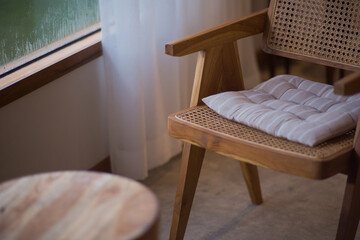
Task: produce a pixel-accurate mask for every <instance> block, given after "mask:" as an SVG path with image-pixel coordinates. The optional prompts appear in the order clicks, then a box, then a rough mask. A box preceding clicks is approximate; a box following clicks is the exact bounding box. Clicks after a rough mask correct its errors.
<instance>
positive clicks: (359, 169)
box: [336, 160, 360, 240]
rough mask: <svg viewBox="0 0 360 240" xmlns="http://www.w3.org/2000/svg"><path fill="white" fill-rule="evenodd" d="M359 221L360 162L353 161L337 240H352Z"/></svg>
mask: <svg viewBox="0 0 360 240" xmlns="http://www.w3.org/2000/svg"><path fill="white" fill-rule="evenodd" d="M359 219H360V161H359V160H357V161H354V166H352V167H351V169H350V170H349V173H348V179H347V182H346V188H345V194H344V199H343V205H342V209H341V215H340V221H339V226H338V230H337V235H336V239H337V240H353V239H354V238H355V235H356V230H357V228H358V224H359Z"/></svg>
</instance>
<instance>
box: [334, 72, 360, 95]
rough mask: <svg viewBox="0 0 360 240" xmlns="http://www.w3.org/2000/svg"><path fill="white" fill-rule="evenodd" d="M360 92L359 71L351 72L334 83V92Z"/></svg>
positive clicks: (350, 93)
mask: <svg viewBox="0 0 360 240" xmlns="http://www.w3.org/2000/svg"><path fill="white" fill-rule="evenodd" d="M358 92H360V72H355V73H352V74H350V75H348V76H346V77H344V78H342V79H340V80H339V81H337V82H335V84H334V93H335V94H339V95H352V94H355V93H358Z"/></svg>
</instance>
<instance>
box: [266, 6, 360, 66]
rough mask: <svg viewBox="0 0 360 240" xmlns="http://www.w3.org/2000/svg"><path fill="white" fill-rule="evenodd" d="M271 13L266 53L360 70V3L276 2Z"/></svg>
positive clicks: (267, 31)
mask: <svg viewBox="0 0 360 240" xmlns="http://www.w3.org/2000/svg"><path fill="white" fill-rule="evenodd" d="M269 14H270V21H269V25H268V27H267V30H266V32H265V35H264V36H265V39H264V40H265V43H266V47H265V49H264V50H265V51H267V52H271V53H273V54H278V55H284V54H281V53H286V54H287V55H286V56H289V57H295V58H296V56H301V57H307V58H309V57H310V58H312V59H317V60H319V61H320V62H324V63H328V65H333V66H338V65H336V64H341V65H342V67H343V68H346V66H348V68H349V67H350V68H349V70H356V69H359V67H360V1H359V0H298V1H294V0H273V1H272V2H271V8H270V12H269ZM329 63H330V64H329ZM331 63H332V64H331ZM334 63H335V65H334Z"/></svg>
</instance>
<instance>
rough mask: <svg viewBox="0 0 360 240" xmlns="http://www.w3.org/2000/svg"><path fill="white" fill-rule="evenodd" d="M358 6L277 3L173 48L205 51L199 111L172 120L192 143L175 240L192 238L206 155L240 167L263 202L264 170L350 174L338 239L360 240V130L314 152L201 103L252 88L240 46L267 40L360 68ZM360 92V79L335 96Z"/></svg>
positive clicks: (298, 54) (321, 0)
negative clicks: (255, 38)
mask: <svg viewBox="0 0 360 240" xmlns="http://www.w3.org/2000/svg"><path fill="white" fill-rule="evenodd" d="M359 9H360V2H359V1H358V0H344V1H339V0H334V1H327V0H311V1H307V0H272V2H271V4H270V7H269V9H265V10H263V11H260V12H257V13H255V14H252V15H250V16H248V17H244V18H240V19H238V20H234V21H232V22H228V23H226V24H223V25H221V26H218V27H215V28H212V29H210V30H207V31H204V32H201V33H198V34H195V35H192V36H190V37H186V38H183V39H181V40H178V41H174V42H172V43H169V44H167V45H166V48H165V50H166V53H167V54H169V55H172V56H184V55H187V54H190V53H194V52H199V53H198V60H197V66H196V73H195V79H194V86H193V92H192V97H191V104H190V105H191V106H190V108H188V109H185V110H183V111H180V112H177V113H174V114H172V115H170V116H169V119H168V120H169V122H168V127H169V134H170V135H171V136H173V137H175V138H178V139H181V140H182V141H184V142H185V144H184V149H183V154H182V160H181V168H180V175H179V181H178V186H177V193H176V199H175V205H174V213H173V220H172V227H171V233H170V239H182V238H183V237H184V233H185V229H186V225H187V221H188V218H189V214H190V209H191V205H192V201H193V197H194V193H195V189H196V185H197V182H198V178H199V173H200V169H201V165H202V162H203V157H204V153H205V150H206V149H207V150H211V151H214V152H217V153H220V154H223V155H225V156H230V157H233V158H235V159H237V160H239V161H240V166H241V169H242V171H243V175H244V178H245V181H246V184H247V187H248V191H249V194H250V198H251V201H252V202H253V203H254V204H260V203H261V202H262V196H261V190H260V184H259V177H258V172H257V166H263V167H266V168H270V169H273V170H277V171H281V172H285V173H288V174H293V175H297V176H301V177H305V178H310V179H325V178H328V177H331V176H333V175H335V174H337V173H345V174H347V175H348V179H347V183H346V188H345V194H344V199H343V206H342V210H341V216H340V221H339V225H338V231H337V236H336V239H354V237H355V234H356V230H357V226H358V222H359V216H360V204H359V203H360V174H359V171H360V164H359V154H360V137H359V131H360V127H359V126H360V125H359V123H358V125H357V126H358V127H357V128H356V131H355V130H353V131H351V132H348V133H347V134H344V135H343V136H341V137H337V138H335V139H332V140H329V141H327V142H325V143H322V144H320V145H318V146H315V147H308V146H305V145H301V144H298V143H293V142H290V141H287V140H284V139H280V138H276V137H273V136H270V135H268V134H266V133H263V132H261V131H258V130H255V129H253V128H250V127H247V126H244V125H242V124H239V123H235V122H232V121H229V120H227V119H225V118H222V117H220V116H219V115H218V114H216V113H214V112H213V111H212V110H210V109H209V108H208V107H206V106H204V105H203V103H202V101H201V99H202V98H204V97H206V96H209V95H212V94H215V93H218V92H223V91H229V90H232V91H234V90H242V89H244V84H243V78H242V73H241V67H240V59H239V55H238V48H237V44H236V41H237V40H239V39H242V38H245V37H248V36H252V35H255V34H260V33H265V34H264V43H265V50H266V52H268V53H272V54H277V55H280V56H284V57H290V58H294V59H300V60H304V61H308V62H312V63H317V64H318V63H319V64H323V65H326V66H331V67H337V68H340V69H346V70H351V71H359V70H360V44H359V42H360V27H359V26H360V11H359ZM359 89H360V74H359V73H354V74H352V75H350V76H347V77H346V78H345V79H343V80H340V81H338V82H337V83H336V84H335V92H336V93H339V94H344V95H346V94H353V93H355V92H358V90H359Z"/></svg>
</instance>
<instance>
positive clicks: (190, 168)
mask: <svg viewBox="0 0 360 240" xmlns="http://www.w3.org/2000/svg"><path fill="white" fill-rule="evenodd" d="M204 155H205V149H204V148H200V147H197V146H194V145H191V144H189V143H185V145H184V150H183V154H182V159H181V166H180V174H179V181H178V186H177V191H176V198H175V205H174V212H173V219H172V224H171V231H170V240H175V239H176V240H178V239H183V238H184V235H185V230H186V226H187V222H188V219H189V215H190V210H191V205H192V202H193V199H194V194H195V190H196V186H197V183H198V180H199V175H200V170H201V166H202V162H203V159H204Z"/></svg>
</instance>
